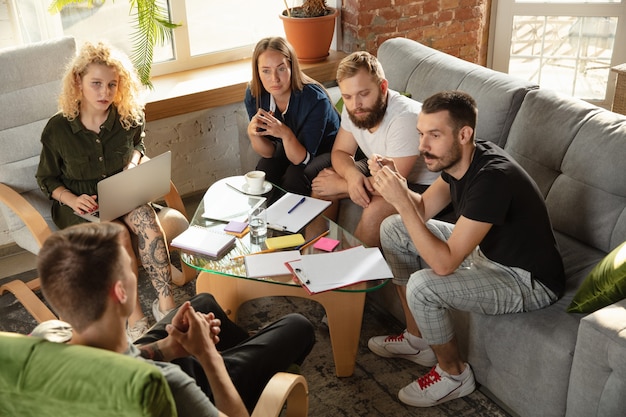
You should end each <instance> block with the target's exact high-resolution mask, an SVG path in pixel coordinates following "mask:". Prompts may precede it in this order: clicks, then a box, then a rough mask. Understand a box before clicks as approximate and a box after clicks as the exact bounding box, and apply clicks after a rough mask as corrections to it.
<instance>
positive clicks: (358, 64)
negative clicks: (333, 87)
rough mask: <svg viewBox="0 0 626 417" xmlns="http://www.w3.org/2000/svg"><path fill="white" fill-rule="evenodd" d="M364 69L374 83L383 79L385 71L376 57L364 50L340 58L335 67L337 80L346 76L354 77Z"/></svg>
mask: <svg viewBox="0 0 626 417" xmlns="http://www.w3.org/2000/svg"><path fill="white" fill-rule="evenodd" d="M361 70H364V71H365V72H366V73H367V74H369V75H370V76H371V77H372V79H373V80H374V82H376V84H380V83H381V82H382V81H383V80H384V79H385V71H383V66H382V65H381V64H380V62H379V61H378V59H377V58H376V57H375V56H374V55H372V54H370V53H369V52H365V51H357V52H353V53H351V54H350V55H348V56H347V57H345V58H344V59H342V60H341V62H340V63H339V66H338V67H337V82H341V81H343V80H345V79H346V78H352V77H354V76H355V75H356V74H357V73H358V72H359V71H361Z"/></svg>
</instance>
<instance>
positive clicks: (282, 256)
mask: <svg viewBox="0 0 626 417" xmlns="http://www.w3.org/2000/svg"><path fill="white" fill-rule="evenodd" d="M300 257H301V255H300V251H298V250H289V251H282V252H271V253H259V254H256V255H255V254H250V255H247V256H246V257H245V262H246V275H247V276H248V278H262V277H273V276H276V275H289V274H291V271H290V270H289V269H288V268H287V266H286V263H287V262H290V261H295V260H298V259H300Z"/></svg>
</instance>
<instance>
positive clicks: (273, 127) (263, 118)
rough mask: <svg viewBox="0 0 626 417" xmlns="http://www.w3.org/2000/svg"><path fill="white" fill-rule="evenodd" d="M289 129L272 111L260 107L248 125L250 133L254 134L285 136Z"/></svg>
mask: <svg viewBox="0 0 626 417" xmlns="http://www.w3.org/2000/svg"><path fill="white" fill-rule="evenodd" d="M285 129H289V128H288V127H287V126H285V125H284V124H283V123H282V122H281V121H280V120H278V119H277V118H275V117H274V114H273V113H272V112H269V111H267V110H263V109H259V110H258V111H257V113H256V114H255V115H254V117H253V118H252V120H250V124H249V125H248V133H249V134H250V135H254V136H274V137H276V138H283V137H284V136H285V134H286V132H285Z"/></svg>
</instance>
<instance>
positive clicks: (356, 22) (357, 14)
mask: <svg viewBox="0 0 626 417" xmlns="http://www.w3.org/2000/svg"><path fill="white" fill-rule="evenodd" d="M490 7H491V0H420V1H414V0H368V1H362V0H344V1H343V7H342V22H341V24H342V30H343V45H342V46H341V49H343V50H344V51H346V52H354V51H358V50H366V51H368V52H371V53H373V54H376V51H377V50H378V47H379V46H380V44H381V43H383V42H384V41H385V40H387V39H389V38H395V37H405V38H409V39H413V40H416V41H418V42H421V43H423V44H425V45H428V46H430V47H432V48H435V49H438V50H440V51H443V52H446V53H449V54H451V55H454V56H457V57H459V58H462V59H465V60H466V61H470V62H474V63H478V64H482V65H484V64H485V63H486V61H487V38H488V35H489V13H490Z"/></svg>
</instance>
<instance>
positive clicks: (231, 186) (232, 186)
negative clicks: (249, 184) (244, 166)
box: [225, 183, 246, 194]
mask: <svg viewBox="0 0 626 417" xmlns="http://www.w3.org/2000/svg"><path fill="white" fill-rule="evenodd" d="M225 184H226V185H228V186H229V187H230V188H232V189H233V190H235V191H237V192H240V193H241V194H246V193H244V192H243V191H241V190H240V189H239V188H237V187H235V186H234V185H232V184H229V183H225Z"/></svg>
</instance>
